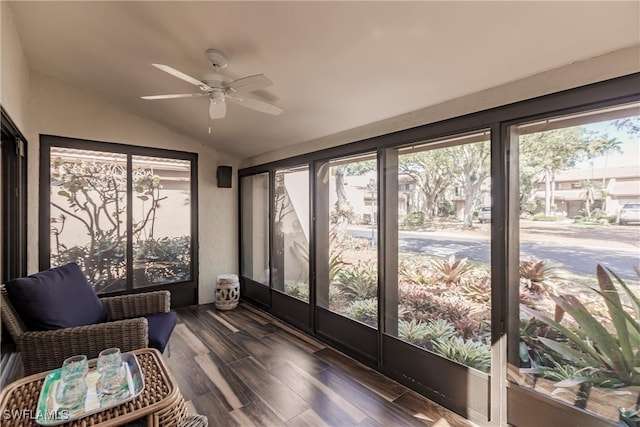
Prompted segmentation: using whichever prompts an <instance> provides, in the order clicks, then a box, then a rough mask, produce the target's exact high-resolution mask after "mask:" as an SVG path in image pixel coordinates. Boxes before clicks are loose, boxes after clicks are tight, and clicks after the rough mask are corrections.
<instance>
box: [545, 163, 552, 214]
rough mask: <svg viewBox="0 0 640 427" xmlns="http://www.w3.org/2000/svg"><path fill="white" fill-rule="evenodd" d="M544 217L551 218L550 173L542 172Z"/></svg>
mask: <svg viewBox="0 0 640 427" xmlns="http://www.w3.org/2000/svg"><path fill="white" fill-rule="evenodd" d="M544 215H545V216H551V171H550V170H549V169H545V170H544Z"/></svg>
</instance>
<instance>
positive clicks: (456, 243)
mask: <svg viewBox="0 0 640 427" xmlns="http://www.w3.org/2000/svg"><path fill="white" fill-rule="evenodd" d="M348 233H349V234H350V235H352V236H354V237H360V238H364V239H368V240H371V228H366V227H350V228H349V231H348ZM520 238H521V244H520V248H521V255H522V256H523V257H526V256H533V257H534V258H536V259H548V260H551V261H552V262H557V263H561V264H562V265H563V268H565V269H567V270H569V271H572V272H574V273H579V274H587V275H588V274H595V269H596V264H598V263H600V264H602V265H604V266H606V267H609V268H611V269H612V270H613V271H614V272H615V273H616V274H618V275H620V276H621V277H623V278H628V279H635V280H638V276H637V275H636V274H635V272H634V271H633V267H632V266H633V265H636V266H640V227H638V226H626V227H623V226H618V225H612V226H608V227H595V228H581V227H572V226H568V225H567V224H559V223H555V224H541V223H534V222H533V221H530V222H526V221H523V222H522V224H521V237H520ZM490 247H491V245H490V239H489V226H488V225H479V226H476V227H475V228H474V229H473V230H461V229H455V228H448V229H442V230H436V231H421V232H420V231H418V232H416V231H401V232H400V233H399V249H400V251H402V252H414V253H421V254H425V255H437V256H450V255H452V254H453V255H455V256H456V257H457V258H469V259H471V260H476V261H483V262H489V261H490Z"/></svg>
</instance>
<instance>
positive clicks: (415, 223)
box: [404, 211, 424, 227]
mask: <svg viewBox="0 0 640 427" xmlns="http://www.w3.org/2000/svg"><path fill="white" fill-rule="evenodd" d="M404 225H405V227H422V226H424V212H421V211H419V212H411V213H409V214H407V216H406V217H405V219H404Z"/></svg>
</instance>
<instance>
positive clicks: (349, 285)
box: [335, 262, 378, 299]
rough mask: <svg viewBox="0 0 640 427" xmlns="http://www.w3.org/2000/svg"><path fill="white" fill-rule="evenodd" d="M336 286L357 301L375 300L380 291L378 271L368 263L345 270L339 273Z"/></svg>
mask: <svg viewBox="0 0 640 427" xmlns="http://www.w3.org/2000/svg"><path fill="white" fill-rule="evenodd" d="M335 286H336V287H337V288H338V289H340V290H341V291H342V292H343V293H344V294H346V295H349V296H352V297H354V298H356V299H367V298H373V297H375V296H376V295H377V291H378V272H377V269H376V267H375V266H374V265H372V264H370V263H366V262H359V263H357V264H355V265H353V266H351V268H344V269H342V270H341V271H340V272H339V273H338V275H337V277H336V282H335Z"/></svg>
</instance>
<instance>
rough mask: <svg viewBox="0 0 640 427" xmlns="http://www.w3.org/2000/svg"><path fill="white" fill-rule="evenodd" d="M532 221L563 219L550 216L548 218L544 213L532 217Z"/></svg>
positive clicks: (557, 216) (562, 218)
mask: <svg viewBox="0 0 640 427" xmlns="http://www.w3.org/2000/svg"><path fill="white" fill-rule="evenodd" d="M533 220H534V221H550V222H553V221H563V220H564V217H562V216H559V215H550V216H546V215H545V214H544V213H537V214H535V215H534V216H533Z"/></svg>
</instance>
